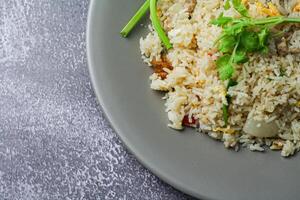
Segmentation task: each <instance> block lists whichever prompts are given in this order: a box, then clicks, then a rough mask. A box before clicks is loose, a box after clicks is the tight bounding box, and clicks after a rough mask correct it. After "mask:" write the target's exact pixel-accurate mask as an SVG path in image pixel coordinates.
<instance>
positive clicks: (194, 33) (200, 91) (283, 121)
mask: <svg viewBox="0 0 300 200" xmlns="http://www.w3.org/2000/svg"><path fill="white" fill-rule="evenodd" d="M191 1H192V0H159V1H158V10H159V13H161V16H160V17H161V21H162V23H163V26H164V28H165V30H166V31H167V33H168V36H169V38H170V41H171V43H172V44H173V48H172V49H171V50H169V51H168V52H167V53H165V51H164V48H163V45H162V43H161V41H160V39H159V37H158V35H157V33H156V32H155V31H154V30H153V29H152V27H151V26H150V32H149V34H148V35H147V36H146V37H145V38H141V40H140V48H141V53H142V58H143V60H144V61H145V63H147V64H148V65H151V61H153V60H161V59H162V56H161V55H162V54H163V53H165V54H166V57H167V59H168V60H169V61H170V63H171V65H172V66H173V69H172V70H170V69H165V71H166V72H167V73H168V75H167V77H166V78H165V79H162V78H161V77H160V76H158V74H156V73H153V74H152V75H151V76H150V81H151V84H150V87H151V88H152V89H153V90H158V91H164V92H166V96H165V98H164V99H165V100H166V103H165V106H166V112H167V115H168V118H169V120H170V124H169V126H170V127H171V128H174V129H183V128H184V125H183V124H182V121H183V120H184V117H185V116H188V118H189V120H190V121H191V119H192V118H194V119H195V120H196V121H197V123H199V125H200V127H199V129H200V131H201V132H202V131H204V132H208V135H209V136H210V137H212V138H215V139H218V140H222V141H223V142H224V145H225V147H227V148H235V149H237V146H238V144H239V143H240V144H242V146H247V147H248V148H249V149H250V150H251V151H264V150H265V149H264V147H263V146H264V145H266V146H269V147H270V148H271V149H272V150H282V151H281V155H282V156H290V155H293V154H294V153H295V152H296V151H298V150H299V147H300V66H299V64H300V54H287V55H284V56H279V55H274V54H269V55H261V54H253V55H251V56H250V60H249V62H247V63H245V64H243V65H242V66H240V67H239V68H238V69H237V70H236V73H235V78H236V79H237V81H238V85H237V86H235V87H231V88H230V89H229V91H228V94H229V95H231V96H232V102H231V104H230V108H229V111H230V118H229V125H230V126H229V127H228V128H227V129H224V128H222V127H224V125H225V123H224V120H223V118H222V116H223V113H222V107H223V104H225V105H227V103H228V102H227V100H226V98H225V95H226V85H227V83H226V82H223V81H221V80H220V79H219V77H218V72H217V70H216V67H215V59H216V58H217V57H218V56H220V54H219V53H218V52H217V50H216V48H215V47H214V42H215V40H216V39H217V38H218V37H219V35H220V33H221V31H222V29H221V28H220V27H217V26H214V25H211V24H210V21H211V20H212V19H214V18H216V17H218V16H219V15H220V14H221V13H222V12H224V15H226V16H233V17H237V16H238V13H237V12H236V11H235V10H233V9H232V8H231V9H229V10H224V8H223V5H224V1H223V0H197V1H196V7H195V8H194V10H193V12H192V13H189V12H188V9H187V5H189V4H190V3H191ZM249 2H251V1H249ZM261 2H262V3H266V1H261ZM272 2H273V3H274V4H276V2H277V1H276V0H274V1H272ZM292 3H293V6H295V5H296V3H297V2H296V3H294V2H292V1H284V4H282V5H283V6H278V10H280V11H281V14H287V13H289V14H290V15H291V16H299V13H298V12H292V11H293V9H292V7H291V4H292ZM256 6H257V5H256V4H255V3H249V12H250V14H251V15H252V17H265V16H264V15H263V14H262V13H260V12H259V11H258V8H257V7H256ZM194 39H195V40H196V42H197V48H191V47H190V45H191V43H192V42H193V40H194ZM289 45H290V46H291V47H292V48H300V30H299V31H295V32H294V33H293V35H292V38H291V40H290V44H289ZM270 48H271V52H272V51H273V49H274V42H272V41H270ZM282 69H284V76H282V75H281V72H282ZM249 117H251V118H253V119H255V120H258V121H265V122H273V121H274V122H275V123H276V124H278V125H279V127H280V131H279V132H280V134H279V135H278V137H276V138H271V139H260V138H255V137H252V136H249V135H246V134H245V133H244V132H243V131H242V130H243V127H244V124H245V122H246V120H247V118H249ZM229 132H230V133H229ZM279 140H280V142H278V141H279ZM281 143H282V145H281Z"/></svg>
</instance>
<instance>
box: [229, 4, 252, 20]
mask: <svg viewBox="0 0 300 200" xmlns="http://www.w3.org/2000/svg"><path fill="white" fill-rule="evenodd" d="M232 4H233V7H234V9H235V10H236V11H238V12H239V13H240V14H241V15H242V16H244V17H250V16H249V13H248V10H247V8H246V6H245V5H244V4H243V3H242V0H232Z"/></svg>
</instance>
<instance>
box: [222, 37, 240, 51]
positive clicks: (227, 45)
mask: <svg viewBox="0 0 300 200" xmlns="http://www.w3.org/2000/svg"><path fill="white" fill-rule="evenodd" d="M235 45H236V38H235V37H234V36H230V35H225V36H224V37H222V38H221V39H220V42H219V46H218V49H219V51H221V52H223V53H227V52H230V51H232V50H233V49H234V46H235Z"/></svg>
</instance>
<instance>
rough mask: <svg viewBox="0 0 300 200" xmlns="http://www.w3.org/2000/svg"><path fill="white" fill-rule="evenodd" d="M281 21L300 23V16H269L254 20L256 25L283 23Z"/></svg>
mask: <svg viewBox="0 0 300 200" xmlns="http://www.w3.org/2000/svg"><path fill="white" fill-rule="evenodd" d="M281 23H300V18H290V17H269V18H265V19H256V20H255V21H253V24H254V25H266V24H281Z"/></svg>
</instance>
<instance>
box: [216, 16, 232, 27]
mask: <svg viewBox="0 0 300 200" xmlns="http://www.w3.org/2000/svg"><path fill="white" fill-rule="evenodd" d="M232 20H233V18H232V17H224V16H223V13H221V14H220V16H219V17H218V18H217V19H214V20H212V21H211V24H213V25H217V26H224V25H226V24H228V23H230V22H231V21H232Z"/></svg>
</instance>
